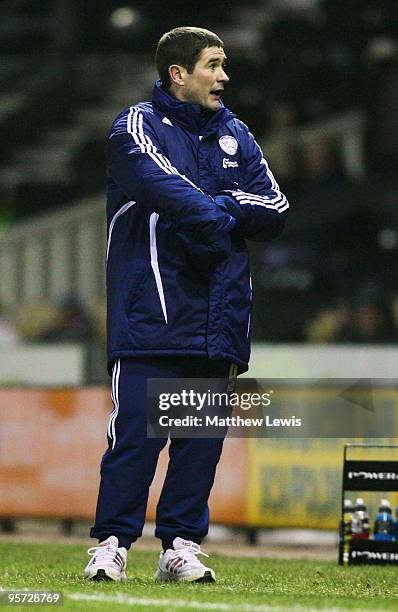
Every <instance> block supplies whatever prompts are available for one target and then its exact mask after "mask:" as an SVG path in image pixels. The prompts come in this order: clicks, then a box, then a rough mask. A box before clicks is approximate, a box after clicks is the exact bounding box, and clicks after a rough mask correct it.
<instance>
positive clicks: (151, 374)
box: [90, 356, 230, 548]
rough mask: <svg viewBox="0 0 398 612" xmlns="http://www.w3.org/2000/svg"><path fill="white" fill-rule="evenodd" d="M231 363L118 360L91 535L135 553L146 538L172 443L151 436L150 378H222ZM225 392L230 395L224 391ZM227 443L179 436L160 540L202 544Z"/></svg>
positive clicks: (161, 511) (161, 510)
mask: <svg viewBox="0 0 398 612" xmlns="http://www.w3.org/2000/svg"><path fill="white" fill-rule="evenodd" d="M229 371H230V364H229V363H228V362H226V361H210V360H209V359H207V358H204V357H195V356H181V357H180V356H178V357H170V356H169V357H150V358H129V359H122V360H118V361H116V363H115V365H114V368H113V375H112V400H113V404H114V410H113V412H112V414H111V417H110V421H109V426H108V449H107V451H106V452H105V454H104V456H103V458H102V461H101V484H100V490H99V495H98V503H97V512H96V519H95V525H94V526H93V527H92V529H91V531H90V535H91V537H94V538H98V539H99V540H100V541H102V540H104V539H106V538H107V537H108V536H110V535H115V536H117V538H118V539H119V546H124V547H125V548H129V547H130V545H131V543H132V542H134V541H135V540H136V539H137V538H138V537H140V535H141V534H142V529H143V526H144V522H145V514H146V507H147V500H148V492H149V486H150V484H151V482H152V479H153V476H154V474H155V470H156V464H157V461H158V456H159V453H160V451H161V450H162V448H163V447H164V446H165V445H166V443H167V439H166V438H162V439H156V438H147V431H146V429H147V408H146V380H147V378H223V379H225V381H226V385H227V380H228V376H229ZM225 390H226V389H224V391H225ZM222 445H223V439H221V438H211V439H204V438H201V439H199V438H195V439H189V438H184V439H181V438H174V439H172V440H171V442H170V447H169V465H168V470H167V474H166V478H165V482H164V485H163V489H162V493H161V496H160V499H159V503H158V506H157V513H156V531H155V535H156V537H158V538H160V539H161V540H162V541H163V542H165V541H166V542H172V540H173V539H174V538H175V537H176V536H180V537H182V538H185V539H188V540H193V541H195V542H197V543H198V544H199V543H200V542H201V540H202V538H203V537H204V536H205V535H206V534H207V532H208V527H209V509H208V504H207V501H208V498H209V495H210V491H211V488H212V485H213V481H214V476H215V472H216V467H217V463H218V461H219V459H220V456H221V451H222Z"/></svg>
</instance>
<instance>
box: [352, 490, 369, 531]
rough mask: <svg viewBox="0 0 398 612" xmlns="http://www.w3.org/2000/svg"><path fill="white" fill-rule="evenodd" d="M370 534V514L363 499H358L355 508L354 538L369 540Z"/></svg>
mask: <svg viewBox="0 0 398 612" xmlns="http://www.w3.org/2000/svg"><path fill="white" fill-rule="evenodd" d="M369 534H370V521H369V514H368V511H367V509H366V506H365V503H364V501H363V499H362V497H358V499H357V500H356V502H355V506H354V514H353V521H352V537H353V538H354V539H360V540H367V539H368V538H369Z"/></svg>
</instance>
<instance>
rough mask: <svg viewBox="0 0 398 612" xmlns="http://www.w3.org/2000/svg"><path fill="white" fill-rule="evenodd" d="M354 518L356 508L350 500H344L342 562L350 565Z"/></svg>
mask: <svg viewBox="0 0 398 612" xmlns="http://www.w3.org/2000/svg"><path fill="white" fill-rule="evenodd" d="M353 516H354V506H353V505H352V501H351V500H350V499H345V500H344V507H343V520H342V524H341V535H340V537H341V539H342V560H343V562H344V563H348V561H349V556H350V541H351V538H352V520H353Z"/></svg>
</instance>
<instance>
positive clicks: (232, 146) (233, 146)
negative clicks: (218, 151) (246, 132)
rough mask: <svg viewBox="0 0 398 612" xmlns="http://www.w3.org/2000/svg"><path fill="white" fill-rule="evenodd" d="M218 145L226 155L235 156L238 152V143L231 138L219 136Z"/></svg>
mask: <svg viewBox="0 0 398 612" xmlns="http://www.w3.org/2000/svg"><path fill="white" fill-rule="evenodd" d="M218 144H219V145H220V147H221V148H222V150H223V151H225V153H228V155H235V153H236V151H237V150H238V142H237V140H236V139H235V138H234V137H233V136H221V138H220V140H219V141H218Z"/></svg>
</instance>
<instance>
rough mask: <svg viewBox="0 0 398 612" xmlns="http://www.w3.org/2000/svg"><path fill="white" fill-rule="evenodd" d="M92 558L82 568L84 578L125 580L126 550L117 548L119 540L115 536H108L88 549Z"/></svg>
mask: <svg viewBox="0 0 398 612" xmlns="http://www.w3.org/2000/svg"><path fill="white" fill-rule="evenodd" d="M87 552H88V554H89V555H92V559H90V561H89V562H88V564H87V566H86V569H85V570H84V576H85V578H88V579H89V580H96V581H99V580H116V581H117V582H120V581H121V580H127V576H126V572H125V571H124V570H125V569H126V565H127V550H126V549H125V548H123V547H122V548H119V540H118V539H117V537H116V536H109V538H108V539H107V540H104V541H103V542H100V543H99V545H98V546H93V547H92V548H89V549H88V551H87Z"/></svg>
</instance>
